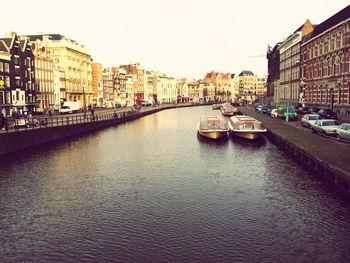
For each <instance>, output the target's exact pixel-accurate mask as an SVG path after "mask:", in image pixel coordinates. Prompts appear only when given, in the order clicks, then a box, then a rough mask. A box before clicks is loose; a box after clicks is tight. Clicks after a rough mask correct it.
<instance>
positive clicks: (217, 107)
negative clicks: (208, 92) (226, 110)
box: [211, 104, 221, 110]
mask: <svg viewBox="0 0 350 263" xmlns="http://www.w3.org/2000/svg"><path fill="white" fill-rule="evenodd" d="M220 107H221V104H213V105H211V108H212V109H213V110H218V109H220Z"/></svg>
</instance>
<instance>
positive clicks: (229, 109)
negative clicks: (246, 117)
mask: <svg viewBox="0 0 350 263" xmlns="http://www.w3.org/2000/svg"><path fill="white" fill-rule="evenodd" d="M221 113H222V115H224V116H234V115H236V114H238V113H239V109H238V108H236V107H233V106H232V105H225V106H223V107H221Z"/></svg>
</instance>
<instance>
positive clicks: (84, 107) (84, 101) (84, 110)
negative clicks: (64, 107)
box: [80, 61, 86, 119]
mask: <svg viewBox="0 0 350 263" xmlns="http://www.w3.org/2000/svg"><path fill="white" fill-rule="evenodd" d="M83 63H86V62H85V61H81V62H80V85H82V82H83V81H82V65H83ZM82 86H83V104H84V105H83V112H84V119H85V118H86V99H85V84H84V85H82Z"/></svg>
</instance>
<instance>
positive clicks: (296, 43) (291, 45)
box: [275, 20, 314, 106]
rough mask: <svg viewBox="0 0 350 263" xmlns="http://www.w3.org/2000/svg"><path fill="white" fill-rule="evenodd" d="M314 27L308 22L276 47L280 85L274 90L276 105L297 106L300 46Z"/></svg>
mask: <svg viewBox="0 0 350 263" xmlns="http://www.w3.org/2000/svg"><path fill="white" fill-rule="evenodd" d="M313 29H314V26H313V25H312V24H311V22H310V21H309V20H306V22H305V23H304V24H303V25H302V26H301V27H299V28H298V29H297V30H296V31H294V32H293V33H292V34H291V35H290V36H288V38H287V39H286V40H284V41H283V42H282V43H281V44H280V46H279V47H278V49H279V53H280V83H279V86H278V87H277V90H275V94H276V95H277V98H276V102H277V104H285V105H293V106H296V105H297V104H299V97H300V94H299V89H300V76H301V75H300V46H301V41H302V40H303V38H304V37H305V36H306V35H307V34H309V33H311V32H312V31H313Z"/></svg>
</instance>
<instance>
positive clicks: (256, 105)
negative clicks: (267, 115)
mask: <svg viewBox="0 0 350 263" xmlns="http://www.w3.org/2000/svg"><path fill="white" fill-rule="evenodd" d="M260 106H262V103H255V107H254V109H255V110H256V111H258V108H259V107H260Z"/></svg>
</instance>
